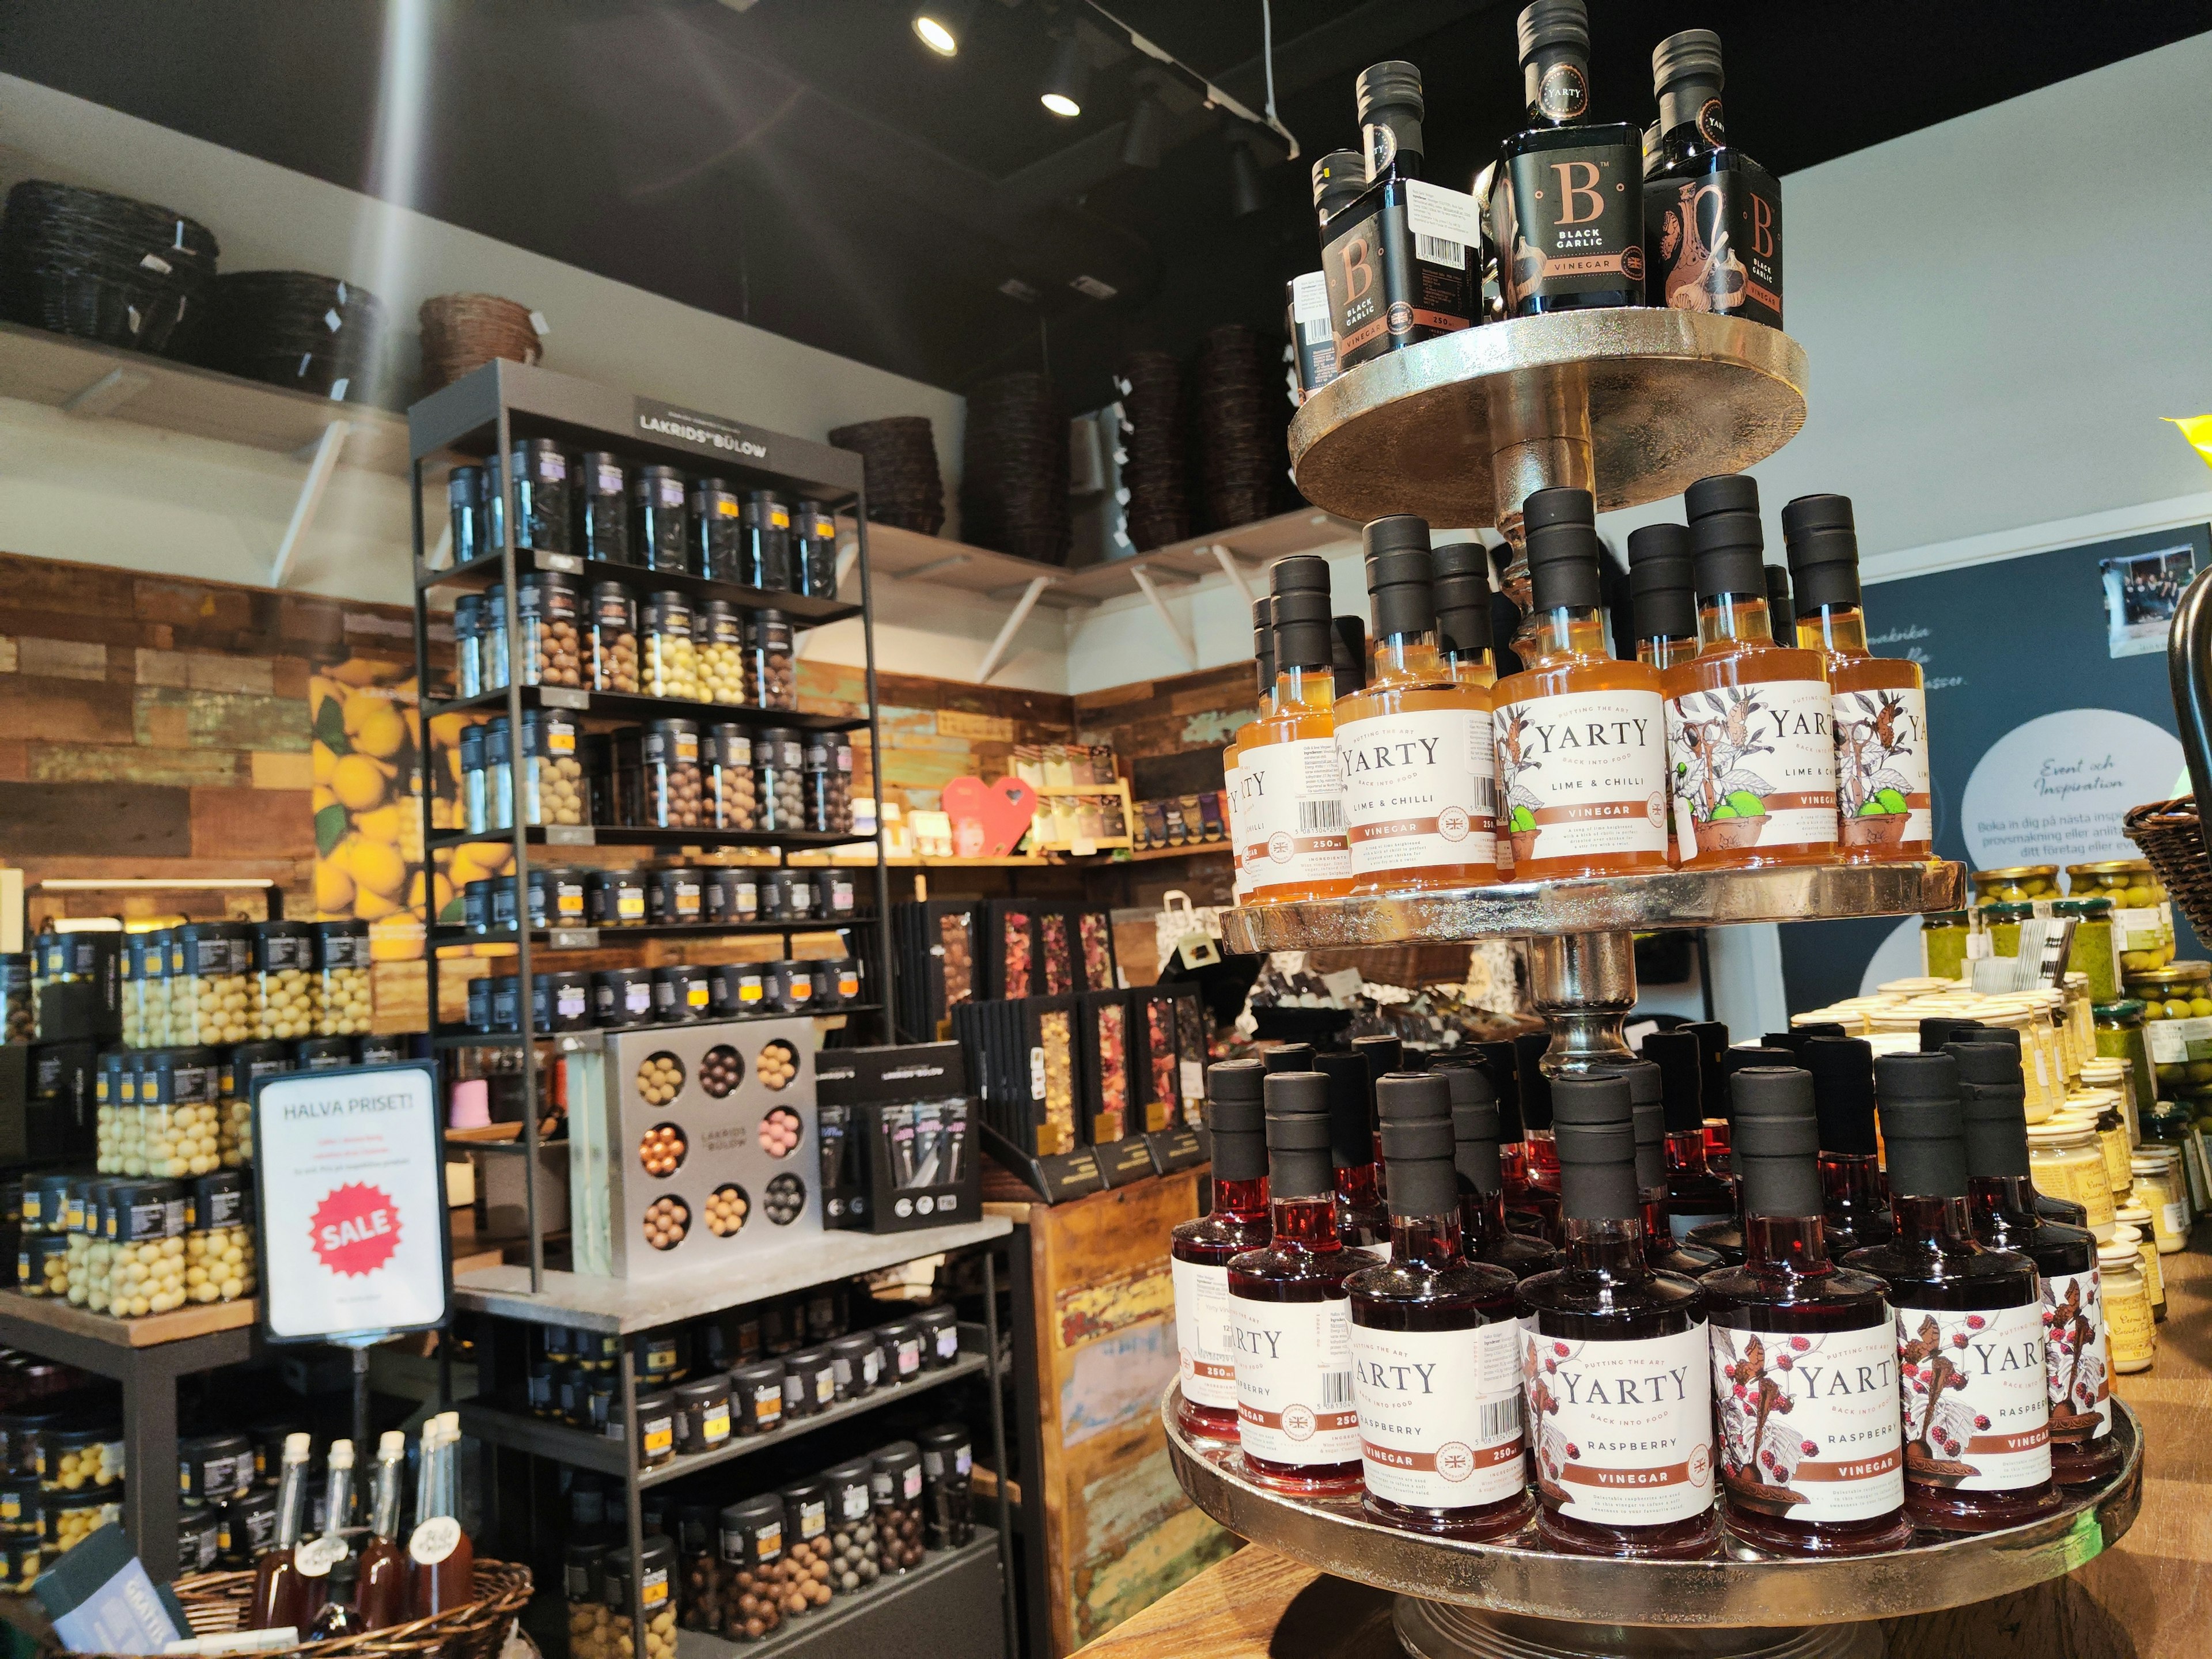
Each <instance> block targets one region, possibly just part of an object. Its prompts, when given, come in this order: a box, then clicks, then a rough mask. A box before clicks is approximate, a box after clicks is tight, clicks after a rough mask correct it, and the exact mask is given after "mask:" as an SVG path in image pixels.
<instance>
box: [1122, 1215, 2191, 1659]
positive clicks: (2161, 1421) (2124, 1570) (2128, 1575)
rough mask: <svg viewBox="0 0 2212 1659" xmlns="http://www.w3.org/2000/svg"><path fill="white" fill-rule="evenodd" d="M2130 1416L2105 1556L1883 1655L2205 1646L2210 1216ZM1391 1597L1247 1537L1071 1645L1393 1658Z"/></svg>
mask: <svg viewBox="0 0 2212 1659" xmlns="http://www.w3.org/2000/svg"><path fill="white" fill-rule="evenodd" d="M2163 1265H2164V1267H2165V1269H2166V1305H2167V1312H2166V1322H2165V1323H2164V1324H2162V1325H2160V1327H2159V1328H2158V1339H2159V1346H2158V1359H2157V1363H2156V1364H2154V1366H2153V1367H2152V1369H2151V1370H2149V1371H2148V1372H2145V1373H2142V1374H2140V1375H2137V1376H2123V1377H2118V1378H2117V1379H2115V1383H2116V1391H2117V1392H2118V1395H2119V1396H2120V1398H2122V1399H2123V1400H2124V1401H2127V1402H2128V1404H2129V1406H2130V1407H2132V1408H2133V1409H2134V1410H2135V1412H2136V1414H2137V1415H2138V1416H2139V1417H2140V1418H2141V1419H2142V1425H2143V1433H2144V1437H2145V1439H2146V1441H2147V1442H2148V1444H2147V1446H2146V1449H2145V1453H2144V1458H2145V1462H2144V1472H2143V1488H2142V1513H2141V1514H2140V1515H2139V1516H2137V1517H2136V1523H2135V1525H2134V1527H2133V1528H2130V1531H2129V1533H2128V1535H2127V1536H2126V1537H2125V1538H2124V1539H2122V1540H2121V1541H2120V1542H2119V1543H2118V1545H2117V1546H2116V1547H2113V1548H2112V1550H2110V1551H2108V1552H2107V1553H2105V1554H2104V1555H2102V1556H2100V1557H2099V1558H2098V1559H2096V1560H2094V1561H2092V1562H2091V1563H2090V1564H2089V1565H2087V1566H2086V1567H2083V1568H2082V1569H2081V1571H2078V1572H2075V1573H2073V1574H2071V1575H2069V1577H2065V1578H2061V1579H2056V1580H2053V1581H2052V1582H2051V1583H2046V1584H2041V1585H2039V1586H2037V1587H2036V1588H2035V1589H2033V1590H2029V1591H2027V1592H2025V1593H2023V1594H2021V1595H2010V1596H2005V1597H2002V1598H2000V1599H1999V1600H1996V1601H1980V1602H1976V1603H1974V1604H1972V1606H1969V1607H1958V1608H1954V1609H1953V1610H1952V1611H1950V1612H1948V1613H1927V1614H1923V1615H1922V1616H1920V1617H1918V1618H1914V1619H1903V1620H1896V1621H1895V1622H1893V1623H1892V1624H1890V1625H1889V1626H1887V1636H1888V1638H1889V1659H2202V1656H2203V1655H2204V1654H2205V1653H2207V1652H2208V1651H2212V1637H2208V1635H2207V1633H2206V1632H2207V1628H2208V1620H2212V1225H2208V1226H2206V1227H2204V1228H2200V1229H2199V1230H2198V1232H2197V1238H2196V1240H2195V1242H2194V1244H2193V1246H2192V1248H2191V1249H2188V1250H2186V1251H2184V1252H2183V1253H2182V1254H2181V1255H2169V1256H2166V1257H2165V1258H2163ZM1391 1601H1392V1598H1391V1596H1390V1595H1389V1594H1388V1593H1386V1592H1384V1591H1382V1590H1373V1589H1368V1588H1367V1587H1366V1586H1364V1585H1363V1584H1355V1583H1349V1582H1347V1581H1346V1580H1344V1579H1341V1578H1334V1577H1329V1576H1328V1574H1326V1573H1319V1572H1316V1571H1313V1569H1311V1568H1310V1567H1304V1566H1301V1565H1298V1564H1297V1562H1295V1561H1291V1560H1288V1559H1285V1558H1284V1557H1282V1556H1279V1555H1277V1554H1275V1553H1273V1552H1272V1551H1268V1550H1264V1549H1259V1548H1256V1547H1251V1546H1247V1547H1245V1548H1243V1549H1241V1550H1239V1551H1237V1553H1236V1554H1235V1555H1232V1556H1231V1557H1230V1558H1229V1559H1227V1560H1226V1561H1224V1562H1222V1563H1221V1564H1220V1565H1218V1566H1215V1567H1212V1568H1209V1569H1208V1570H1207V1571H1205V1572H1203V1573H1200V1575H1199V1576H1198V1577H1195V1578H1194V1579H1192V1580H1191V1581H1190V1582H1189V1583H1186V1584H1184V1585H1183V1586H1182V1588H1181V1589H1176V1590H1175V1591H1174V1592H1173V1593H1171V1594H1170V1595H1165V1596H1163V1597H1162V1598H1161V1599H1160V1600H1158V1601H1155V1602H1154V1603H1153V1604H1152V1606H1151V1607H1146V1609H1145V1610H1144V1611H1143V1612H1142V1613H1138V1614H1137V1615H1136V1616H1135V1617H1134V1618H1133V1619H1131V1620H1128V1621H1127V1623H1125V1624H1122V1625H1120V1626H1115V1628H1114V1629H1113V1630H1112V1631H1110V1632H1108V1633H1107V1634H1106V1635H1104V1636H1103V1637H1101V1638H1098V1640H1097V1641H1095V1642H1093V1643H1091V1644H1090V1645H1089V1646H1088V1647H1086V1648H1085V1649H1084V1650H1083V1652H1084V1654H1085V1656H1086V1659H1402V1655H1403V1650H1402V1649H1401V1648H1400V1647H1399V1645H1398V1641H1397V1638H1396V1636H1395V1634H1394V1633H1393V1632H1392V1630H1391V1626H1390V1604H1391Z"/></svg>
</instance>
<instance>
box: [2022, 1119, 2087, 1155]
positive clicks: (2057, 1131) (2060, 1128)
mask: <svg viewBox="0 0 2212 1659" xmlns="http://www.w3.org/2000/svg"><path fill="white" fill-rule="evenodd" d="M2095 1133H2096V1132H2095V1131H2094V1130H2093V1128H2091V1127H2089V1126H2087V1125H2086V1124H2082V1123H2069V1122H2066V1121H2063V1120H2062V1119H2059V1118H2057V1117H2050V1118H2045V1120H2044V1121H2042V1122H2040V1123H2031V1124H2029V1125H2028V1126H2027V1144H2028V1145H2029V1146H2040V1147H2043V1148H2045V1149H2046V1150H2048V1149H2051V1148H2057V1147H2068V1146H2087V1145H2089V1144H2090V1142H2091V1141H2092V1140H2093V1139H2094V1137H2095Z"/></svg>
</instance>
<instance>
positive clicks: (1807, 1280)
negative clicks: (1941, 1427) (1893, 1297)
mask: <svg viewBox="0 0 2212 1659" xmlns="http://www.w3.org/2000/svg"><path fill="white" fill-rule="evenodd" d="M1730 1089H1731V1092H1732V1096H1733V1101H1732V1103H1733V1105H1734V1108H1735V1110H1734V1114H1733V1115H1734V1117H1735V1137H1736V1139H1735V1147H1736V1158H1737V1160H1738V1164H1739V1167H1740V1170H1741V1181H1742V1183H1743V1218H1744V1232H1745V1252H1744V1261H1743V1263H1742V1265H1741V1266H1740V1267H1724V1268H1723V1269H1721V1271H1719V1272H1718V1273H1708V1274H1707V1275H1706V1276H1705V1279H1703V1280H1701V1281H1700V1282H1701V1284H1702V1285H1703V1286H1704V1288H1705V1296H1706V1299H1707V1304H1708V1313H1707V1317H1708V1319H1709V1320H1710V1321H1711V1332H1712V1342H1713V1394H1714V1397H1715V1400H1716V1401H1717V1405H1718V1407H1719V1413H1720V1431H1721V1484H1722V1486H1723V1488H1724V1489H1725V1490H1726V1492H1727V1493H1728V1498H1729V1516H1728V1528H1729V1531H1730V1532H1731V1533H1733V1534H1735V1535H1736V1536H1737V1537H1739V1538H1741V1539H1744V1540H1746V1541H1748V1542H1750V1543H1753V1544H1755V1545H1757V1546H1758V1547H1760V1548H1761V1549H1768V1550H1773V1551H1776V1552H1777V1553H1781V1554H1784V1555H1870V1554H1873V1553H1875V1552H1876V1551H1880V1550H1893V1549H1902V1548H1904V1547H1905V1544H1906V1543H1907V1542H1909V1541H1910V1540H1911V1535H1912V1526H1911V1522H1909V1521H1907V1520H1906V1519H1905V1473H1904V1462H1905V1458H1904V1450H1905V1447H1904V1434H1903V1429H1902V1425H1901V1424H1900V1422H1899V1413H1898V1404H1897V1402H1898V1359H1897V1329H1896V1325H1895V1323H1894V1322H1893V1320H1892V1319H1891V1317H1890V1311H1889V1304H1888V1302H1887V1297H1886V1287H1885V1286H1884V1285H1883V1284H1882V1282H1881V1280H1880V1279H1875V1278H1874V1277H1872V1276H1871V1275H1869V1274H1867V1273H1855V1272H1853V1271H1851V1270H1850V1269H1849V1268H1843V1267H1837V1266H1836V1265H1835V1264H1834V1263H1833V1262H1832V1261H1830V1259H1829V1255H1828V1240H1827V1232H1826V1221H1825V1220H1824V1218H1823V1216H1822V1212H1821V1197H1820V1173H1819V1171H1818V1170H1817V1169H1816V1168H1815V1153H1816V1152H1817V1150H1818V1148H1819V1146H1820V1121H1819V1116H1818V1114H1817V1112H1816V1111H1815V1109H1814V1088H1813V1079H1812V1078H1811V1077H1810V1076H1809V1075H1808V1073H1805V1072H1803V1071H1802V1070H1800V1069H1799V1068H1797V1067H1796V1066H1749V1067H1747V1068H1746V1069H1744V1070H1742V1071H1740V1072H1738V1073H1736V1074H1735V1077H1734V1078H1733V1079H1731V1080H1730Z"/></svg>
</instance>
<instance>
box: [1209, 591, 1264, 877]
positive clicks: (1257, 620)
mask: <svg viewBox="0 0 2212 1659" xmlns="http://www.w3.org/2000/svg"><path fill="white" fill-rule="evenodd" d="M1252 660H1253V666H1254V667H1255V669H1256V670H1257V671H1258V677H1259V687H1258V692H1259V696H1258V708H1259V711H1260V712H1259V714H1257V715H1256V716H1255V717H1254V718H1253V719H1252V720H1248V721H1246V722H1245V723H1244V724H1243V726H1238V727H1237V733H1236V736H1235V738H1233V739H1231V742H1230V744H1228V746H1227V747H1226V748H1225V749H1224V750H1222V751H1221V799H1222V805H1223V810H1224V811H1225V813H1226V814H1227V816H1228V820H1229V821H1228V823H1227V824H1226V825H1225V828H1226V829H1227V830H1228V832H1229V863H1230V868H1231V887H1232V895H1231V896H1233V897H1234V898H1235V899H1236V901H1237V902H1238V903H1239V904H1242V903H1243V902H1244V891H1245V888H1246V885H1247V883H1246V879H1245V875H1244V866H1245V862H1246V860H1247V857H1248V855H1249V848H1247V847H1246V845H1245V841H1244V833H1243V810H1244V800H1243V773H1242V772H1241V771H1240V770H1239V769H1238V768H1237V752H1238V749H1239V747H1240V745H1242V744H1243V742H1244V738H1245V734H1246V733H1247V732H1252V731H1254V730H1255V729H1256V728H1257V726H1258V725H1259V723H1260V721H1261V720H1265V719H1267V716H1268V714H1271V713H1273V709H1274V707H1275V601H1274V599H1273V596H1272V595H1264V594H1263V595H1262V596H1261V598H1259V599H1255V600H1253V601H1252Z"/></svg>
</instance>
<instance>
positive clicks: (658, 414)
mask: <svg viewBox="0 0 2212 1659" xmlns="http://www.w3.org/2000/svg"><path fill="white" fill-rule="evenodd" d="M631 402H632V404H633V405H634V406H635V419H636V422H637V429H638V431H639V432H640V433H641V434H642V435H644V436H646V437H647V438H650V439H652V440H653V441H654V442H655V443H664V444H673V445H675V446H676V447H678V448H681V449H690V450H696V451H697V452H698V453H700V454H702V455H714V456H720V457H723V458H726V459H732V460H738V461H742V462H744V464H745V465H748V466H758V467H765V466H767V465H769V448H768V436H767V435H766V434H765V433H763V432H761V431H759V430H757V428H752V427H744V426H739V425H738V423H737V422H735V421H726V420H723V419H721V418H720V417H719V416H714V415H702V414H699V413H698V412H696V410H689V409H678V408H677V407H676V405H675V404H664V403H658V402H656V401H654V400H653V398H633V399H631Z"/></svg>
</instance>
